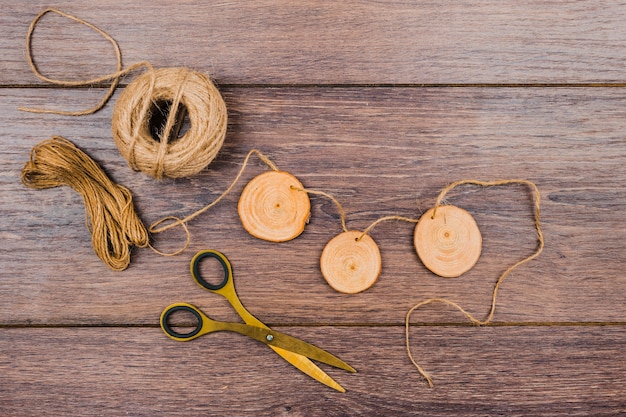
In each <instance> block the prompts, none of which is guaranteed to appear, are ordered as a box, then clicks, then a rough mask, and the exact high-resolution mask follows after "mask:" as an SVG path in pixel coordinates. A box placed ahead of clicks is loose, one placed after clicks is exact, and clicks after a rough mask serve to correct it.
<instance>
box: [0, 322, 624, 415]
mask: <svg viewBox="0 0 626 417" xmlns="http://www.w3.org/2000/svg"><path fill="white" fill-rule="evenodd" d="M280 330H282V331H285V332H287V333H289V334H292V335H294V336H297V337H301V338H303V339H305V340H307V341H310V342H313V343H316V344H318V345H319V346H321V347H323V348H325V349H327V350H328V351H331V352H333V353H334V354H336V355H338V356H339V357H341V358H342V359H344V360H346V361H347V362H348V363H350V364H352V365H353V366H354V367H355V368H356V369H357V370H358V373H356V374H348V373H345V372H343V371H339V370H336V369H333V368H330V367H328V366H324V365H323V366H322V368H323V369H324V370H325V371H327V372H328V373H329V375H331V376H332V377H333V378H335V379H336V380H337V381H339V382H340V383H341V384H342V385H344V387H345V388H346V389H347V393H345V394H340V393H337V392H335V391H333V390H331V389H329V388H326V387H324V386H323V385H321V384H319V383H317V382H315V381H313V380H311V379H310V378H309V377H307V376H305V375H304V374H301V373H300V372H298V371H297V370H295V369H294V368H292V367H291V366H290V365H288V364H287V363H286V362H284V361H283V360H281V359H280V358H279V357H278V356H276V355H275V354H274V353H273V352H271V351H270V350H269V349H266V348H265V347H263V346H261V345H259V344H257V343H256V342H253V341H249V340H245V339H243V338H242V337H241V336H239V335H233V334H220V335H219V336H218V335H213V336H206V337H204V338H202V339H199V340H198V341H195V342H191V343H178V342H174V341H172V340H169V339H168V338H166V337H165V336H164V335H163V334H162V333H161V331H160V329H157V328H51V329H46V328H40V329H32V328H31V329H18V328H12V329H7V328H4V329H0V410H2V414H3V415H4V416H7V417H9V416H24V415H33V416H34V415H84V416H89V415H102V414H107V415H121V414H130V415H135V416H153V415H156V414H158V415H161V416H169V415H181V413H182V414H185V415H222V416H230V415H258V416H262V415H297V416H300V415H317V414H319V413H320V412H323V414H324V415H372V414H377V415H378V414H384V415H415V413H418V414H420V415H422V414H423V415H432V416H449V415H455V416H471V415H533V416H587V415H594V416H618V415H623V414H624V413H626V402H625V400H624V398H625V397H626V396H625V394H626V391H625V388H624V387H625V386H626V380H625V375H626V363H625V362H624V361H623V360H621V357H622V354H623V346H624V342H625V341H626V328H625V327H624V326H607V327H585V326H583V327H580V326H573V327H572V326H558V327H487V328H476V327H450V326H443V327H425V328H424V327H418V328H414V329H412V332H413V334H414V340H416V341H415V342H414V346H413V348H414V352H415V354H416V356H419V358H420V359H421V363H422V365H423V366H424V367H425V368H426V369H427V370H428V371H429V372H430V373H431V374H432V375H433V377H434V380H435V384H436V385H435V387H434V388H433V389H430V388H428V386H427V385H426V384H425V383H424V381H423V380H422V379H421V377H420V376H419V375H418V374H417V371H416V370H415V369H414V368H413V367H412V365H411V363H410V362H409V361H408V359H407V357H406V353H405V352H404V346H403V344H404V329H403V328H402V327H373V328H372V327H343V328H329V327H306V328H302V327H297V328H281V329H280Z"/></svg>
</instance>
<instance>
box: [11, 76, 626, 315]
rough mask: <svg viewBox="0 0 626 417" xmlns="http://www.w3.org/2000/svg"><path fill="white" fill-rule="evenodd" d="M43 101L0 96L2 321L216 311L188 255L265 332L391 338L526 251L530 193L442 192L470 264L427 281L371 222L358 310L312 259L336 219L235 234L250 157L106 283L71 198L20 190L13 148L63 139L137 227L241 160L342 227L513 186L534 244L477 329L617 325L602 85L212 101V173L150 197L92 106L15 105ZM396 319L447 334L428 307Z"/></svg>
mask: <svg viewBox="0 0 626 417" xmlns="http://www.w3.org/2000/svg"><path fill="white" fill-rule="evenodd" d="M83 93H84V92H83V91H62V92H57V93H56V100H57V102H59V103H66V102H74V103H75V102H77V101H80V100H81V99H82V97H83ZM49 94H50V92H49V91H48V90H31V89H22V90H16V91H14V93H13V95H12V96H11V97H8V98H7V99H6V100H4V102H3V103H2V107H1V115H0V123H1V126H2V129H3V131H4V132H5V148H4V149H5V153H4V154H3V155H4V156H3V159H2V161H1V162H2V170H1V172H3V177H2V188H1V189H0V193H2V194H1V196H0V197H1V198H0V201H2V206H1V209H0V210H1V212H2V218H3V219H4V220H3V222H5V223H4V224H5V226H4V229H3V236H4V245H6V246H5V247H6V250H4V251H2V253H1V254H0V259H1V261H2V265H3V268H2V271H3V275H4V278H3V280H2V281H1V283H0V285H1V286H2V290H3V294H5V300H4V302H3V303H0V310H1V311H2V314H1V315H0V317H2V319H3V321H4V323H8V324H24V323H30V322H32V323H40V324H41V323H74V324H76V323H92V324H94V323H95V324H99V323H126V322H129V321H130V322H133V323H134V322H137V323H144V324H147V323H155V320H156V318H157V317H158V315H159V313H160V309H161V308H162V307H163V306H165V305H168V304H169V303H170V302H173V301H177V300H186V301H190V302H196V301H202V302H204V303H209V304H210V305H212V304H213V303H214V302H215V300H214V298H215V297H210V294H209V297H208V296H207V294H204V293H202V292H198V290H197V288H196V286H195V284H194V283H193V282H192V280H191V278H190V277H189V273H188V265H187V264H188V262H189V260H190V259H191V256H192V255H193V254H194V253H195V251H197V250H200V249H205V248H214V249H218V250H220V251H222V252H224V253H225V254H226V255H227V256H228V257H229V258H230V259H231V261H232V263H233V267H234V269H235V279H236V285H237V288H238V291H239V293H240V295H241V297H242V299H243V301H244V303H245V304H246V306H247V307H249V308H250V310H251V311H254V312H255V313H258V314H259V315H260V317H261V318H262V319H264V320H266V321H269V322H274V323H363V322H367V323H396V324H398V323H402V321H403V320H404V313H405V312H406V311H407V310H408V309H409V307H410V306H412V305H413V304H414V303H416V302H418V301H421V300H422V299H425V298H430V297H433V296H445V297H449V298H451V299H453V300H455V301H457V302H459V303H460V304H461V305H463V306H465V307H466V308H467V309H468V310H469V311H471V312H472V313H474V314H475V315H476V316H477V317H478V318H480V317H481V314H482V313H481V312H484V314H486V313H487V310H488V305H489V300H490V293H491V290H492V287H493V284H494V283H495V281H496V279H497V277H498V276H499V275H500V274H501V273H502V272H503V271H504V269H506V267H508V266H509V265H511V264H513V262H515V261H517V260H520V259H523V258H525V257H526V256H528V255H529V254H531V253H532V252H533V251H534V250H535V247H536V244H537V243H536V236H535V232H534V229H533V224H534V223H533V208H532V197H531V193H530V190H527V189H525V188H524V187H521V186H510V187H499V188H491V189H480V188H477V187H472V186H467V187H460V188H459V189H458V190H455V191H453V192H452V194H450V195H449V196H448V197H447V199H448V201H449V202H451V203H453V204H455V205H457V206H459V207H462V208H464V209H466V210H468V211H469V212H470V213H472V215H473V216H474V217H475V219H476V221H477V223H478V225H479V227H480V228H481V233H482V234H483V253H482V256H481V258H480V260H479V261H478V263H477V265H476V266H475V267H474V268H473V269H472V270H471V271H470V272H469V273H468V274H466V275H463V276H462V277H460V278H458V279H454V280H445V279H442V278H438V277H436V276H434V275H433V274H431V273H430V272H428V271H427V270H426V269H425V268H424V267H423V265H422V264H421V263H420V262H419V259H418V257H417V254H416V253H415V249H414V247H413V244H412V237H413V225H412V224H408V223H401V222H388V223H383V224H380V225H378V226H377V227H376V228H375V229H374V230H373V231H372V237H373V238H374V239H375V240H376V242H377V243H378V244H379V246H380V248H381V255H382V260H383V270H382V274H381V276H380V278H379V279H378V282H377V283H376V284H375V285H374V286H373V287H372V288H371V289H370V290H368V291H366V292H364V293H362V294H359V295H355V296H346V295H341V294H336V293H335V292H334V291H333V290H332V289H331V288H330V287H329V286H328V285H327V284H326V282H325V280H324V279H323V277H322V275H321V273H320V271H319V257H320V254H321V252H322V249H323V247H324V245H325V244H326V242H328V241H329V240H330V239H331V238H332V237H334V236H335V235H336V234H338V233H339V232H340V231H341V225H340V222H339V215H338V213H337V210H336V208H335V206H334V205H333V204H332V203H331V202H329V201H328V200H327V199H325V198H323V197H319V196H314V197H312V198H311V201H312V216H311V221H310V223H309V224H308V225H307V227H306V229H305V231H304V233H303V234H302V235H301V236H300V237H298V238H297V239H295V240H293V241H291V242H287V243H283V244H274V243H270V242H264V241H261V240H259V239H256V238H253V237H251V236H250V235H248V234H247V233H246V232H245V231H244V229H243V227H242V226H241V223H240V221H239V218H238V216H237V210H236V207H237V198H238V195H239V193H241V190H242V189H243V187H244V185H245V183H246V182H247V181H249V180H250V179H251V178H253V177H254V176H255V175H257V174H258V173H260V172H263V171H265V170H266V169H267V168H266V167H265V166H264V164H262V163H261V162H256V163H254V160H253V163H252V164H251V165H250V166H249V168H248V169H247V171H246V172H245V173H244V177H243V179H242V183H241V184H239V185H237V186H236V187H235V190H234V191H233V194H232V195H230V196H229V197H227V198H226V199H225V200H224V201H223V202H221V203H220V204H219V205H218V206H216V207H214V208H213V209H211V210H210V211H209V212H207V213H206V214H205V215H203V216H201V217H200V218H198V219H196V220H194V221H193V222H192V223H191V224H190V230H191V233H192V239H193V241H192V246H191V248H190V249H189V250H188V251H187V252H186V253H185V254H184V255H183V256H180V257H177V258H163V257H160V256H157V255H156V254H154V253H152V252H151V251H149V250H137V251H135V252H134V253H133V258H132V262H131V266H130V268H129V269H128V270H127V271H126V272H124V273H122V274H116V273H112V272H110V271H107V270H106V267H105V266H104V265H102V264H101V263H100V261H99V260H98V259H97V258H96V257H95V255H94V254H93V251H92V249H91V247H90V245H89V241H90V237H89V234H88V232H87V230H86V229H85V227H84V226H83V223H84V213H83V206H82V202H81V201H80V198H79V197H78V196H77V195H76V194H75V193H74V192H73V191H72V190H70V189H68V188H62V189H55V190H42V191H35V190H28V189H26V188H25V187H24V186H23V185H22V184H20V182H19V173H20V169H21V167H22V164H23V163H24V161H25V160H26V158H28V153H29V151H30V148H31V147H32V146H33V145H34V144H35V143H37V142H39V141H40V140H42V139H44V138H47V137H48V135H50V134H52V133H54V134H61V135H64V136H66V137H68V138H69V139H71V140H73V141H74V142H75V143H76V144H78V145H79V146H81V147H82V148H83V149H84V150H85V151H86V152H88V153H89V154H90V155H92V157H94V158H95V159H96V161H98V162H99V163H101V165H102V166H103V167H104V168H105V170H106V171H107V172H108V173H109V174H110V175H111V176H112V178H113V179H114V180H116V181H118V182H120V183H122V184H124V185H126V186H128V187H129V188H130V189H131V191H132V192H133V193H134V196H135V201H136V206H137V209H138V211H139V215H140V217H141V218H143V219H144V221H145V222H146V223H151V222H153V221H155V220H157V219H159V218H161V217H162V216H164V215H166V214H174V215H184V214H188V213H191V212H192V211H195V210H196V209H198V208H200V207H201V206H203V205H204V204H205V203H207V202H210V201H212V200H213V199H214V198H216V197H217V196H218V195H219V194H221V192H222V191H223V190H225V189H226V188H227V186H228V185H229V183H230V181H231V180H232V179H233V178H234V177H235V175H236V173H237V171H238V170H239V168H240V164H241V162H242V161H243V159H244V157H245V154H246V153H247V151H248V150H249V149H251V148H259V149H261V150H262V151H263V152H265V153H266V154H267V155H268V156H269V157H270V158H271V159H272V160H273V161H274V163H275V164H276V165H278V167H279V168H280V169H284V170H287V171H290V172H291V173H292V174H294V175H295V176H297V177H298V178H299V179H300V180H301V181H302V183H303V184H304V186H305V187H308V188H312V189H321V190H324V191H327V192H330V193H331V194H333V195H335V196H336V197H337V198H338V199H339V200H340V201H341V202H342V204H343V205H344V208H345V210H346V212H347V217H348V228H350V229H360V230H362V229H364V228H365V227H367V226H368V225H369V224H370V223H371V222H373V221H374V220H376V219H377V218H379V217H381V216H385V215H392V214H400V215H405V216H409V217H410V216H414V217H419V215H420V214H421V212H423V211H425V210H426V209H428V208H430V207H432V206H433V205H434V201H435V199H436V197H437V195H438V194H439V191H440V190H441V189H442V188H443V187H444V186H445V185H447V184H448V183H450V182H452V181H456V180H459V179H465V178H476V179H482V180H493V179H506V178H527V179H529V180H532V181H534V182H536V183H537V185H538V187H539V189H540V191H541V192H542V222H543V227H544V231H545V234H546V249H545V251H544V253H543V254H542V255H541V256H540V257H539V258H538V259H537V260H536V261H533V262H531V263H530V264H528V265H525V266H523V267H522V268H520V269H518V270H516V271H514V273H513V274H512V275H511V276H510V277H509V278H507V280H506V281H505V282H504V284H503V287H502V292H501V297H500V301H499V304H498V309H497V311H496V320H497V321H502V322H519V321H524V322H536V321H541V322H546V321H548V322H561V321H572V322H577V321H591V322H598V321H599V322H604V321H619V322H621V321H623V320H624V315H625V314H624V313H625V311H624V305H626V300H625V298H624V297H625V295H624V294H626V291H624V287H625V286H626V280H625V279H624V275H623V273H622V271H623V270H624V269H625V268H626V259H625V258H624V256H623V254H624V253H625V249H626V246H625V245H626V243H625V242H626V234H625V233H626V231H625V229H624V228H623V227H622V225H623V224H624V221H625V220H626V214H625V213H626V210H625V208H626V200H625V199H624V193H622V192H620V190H621V189H622V188H623V178H624V177H625V176H626V172H625V169H626V168H625V166H624V164H623V160H624V157H626V142H624V140H623V137H622V135H623V121H624V120H625V117H624V116H625V115H624V111H623V110H622V109H624V108H626V102H625V101H624V98H623V95H622V94H621V92H620V90H617V89H543V88H537V89H526V88H523V89H500V88H493V89H473V88H469V89H457V88H454V89H441V88H434V89H421V88H405V89H402V88H393V89H387V88H372V89H363V88H354V89H350V88H347V89H324V88H322V89H315V88H314V89H310V88H303V89H298V88H285V89H278V90H274V89H264V88H260V89H249V88H244V89H231V90H226V91H224V95H225V98H226V102H227V105H228V108H229V109H230V120H231V122H230V123H231V125H230V126H229V129H228V134H227V138H226V145H225V147H224V148H223V150H222V152H221V153H220V155H219V156H218V158H217V161H216V162H214V163H213V164H212V165H211V166H210V167H209V168H208V169H207V170H206V171H204V172H203V173H201V174H199V175H197V176H194V177H192V178H189V179H181V180H168V181H164V182H155V181H154V180H152V179H150V178H149V177H147V176H145V175H143V174H140V173H134V172H132V171H131V170H130V169H129V168H128V167H127V165H126V162H125V161H124V160H123V159H122V158H121V156H120V155H119V153H118V152H117V150H116V148H115V146H114V145H113V143H112V140H111V139H110V135H111V134H110V126H109V117H110V112H111V107H110V106H108V107H107V108H105V109H104V110H103V111H102V112H101V113H99V114H97V115H95V116H92V117H87V118H81V119H76V118H60V117H54V116H46V117H41V116H32V115H27V114H21V113H19V112H17V111H16V110H15V108H16V107H17V105H18V104H22V103H24V102H29V103H36V104H38V103H41V102H43V101H44V100H46V99H48V100H49V99H50V98H49ZM46 97H47V98H46ZM607 235H610V236H612V238H611V239H607V238H606V236H607ZM183 242H184V236H183V235H182V232H180V231H172V232H171V233H167V234H163V235H159V236H158V237H157V241H156V244H157V245H161V246H160V247H162V248H164V249H168V248H169V249H173V248H178V247H180V245H182V243H183ZM68 271H71V273H68ZM294 294H301V295H302V297H303V298H299V297H294ZM67 300H72V302H71V303H68V302H67ZM303 300H305V302H303ZM319 305H324V306H325V308H324V309H319ZM131 306H132V307H131ZM27 307H29V308H27ZM390 307H391V308H390ZM218 312H221V311H220V310H218ZM229 312H230V310H229V309H226V310H225V313H227V314H228V313H229ZM441 313H443V314H441ZM415 319H416V320H418V321H426V322H428V321H431V320H444V321H450V320H452V321H458V320H463V319H462V318H461V316H460V315H458V316H455V315H452V316H451V315H450V311H449V310H448V309H445V308H438V307H433V308H427V309H425V310H424V311H423V312H420V313H417V314H416V316H415Z"/></svg>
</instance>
